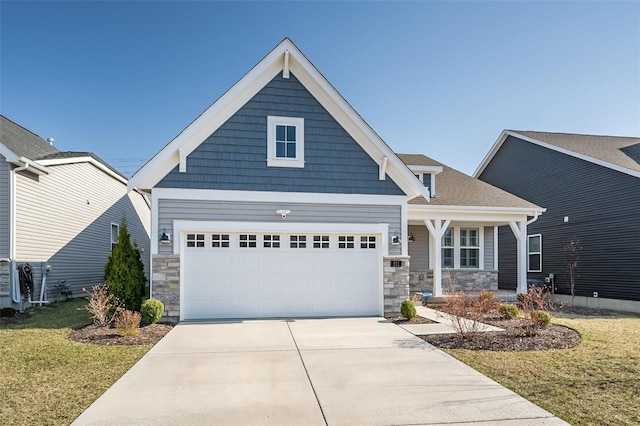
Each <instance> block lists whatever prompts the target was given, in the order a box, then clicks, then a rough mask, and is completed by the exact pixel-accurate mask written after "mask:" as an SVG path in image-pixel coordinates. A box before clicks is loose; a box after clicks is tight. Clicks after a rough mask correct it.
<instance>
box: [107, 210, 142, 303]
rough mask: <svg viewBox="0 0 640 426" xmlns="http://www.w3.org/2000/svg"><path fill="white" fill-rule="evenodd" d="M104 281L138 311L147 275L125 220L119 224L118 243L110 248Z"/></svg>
mask: <svg viewBox="0 0 640 426" xmlns="http://www.w3.org/2000/svg"><path fill="white" fill-rule="evenodd" d="M104 282H105V285H106V286H107V288H108V291H109V292H110V293H111V294H112V295H113V296H114V297H116V298H117V299H118V300H119V301H120V302H121V303H122V305H123V306H124V307H125V308H126V309H129V310H132V311H139V310H140V306H141V305H142V299H143V297H144V292H145V285H146V282H147V277H145V275H144V264H143V263H142V258H141V257H140V252H139V250H138V248H137V247H136V246H135V244H132V243H131V235H129V231H128V230H127V222H126V221H125V220H124V219H123V220H122V222H121V224H120V233H119V234H118V243H117V244H116V245H115V246H114V247H113V250H111V254H110V255H109V260H108V261H107V264H106V265H105V268H104Z"/></svg>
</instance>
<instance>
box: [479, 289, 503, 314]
mask: <svg viewBox="0 0 640 426" xmlns="http://www.w3.org/2000/svg"><path fill="white" fill-rule="evenodd" d="M498 306H499V303H498V301H497V300H496V294H495V293H494V292H493V291H491V290H482V291H481V292H480V294H479V295H478V300H477V301H476V308H477V309H478V310H479V311H480V312H482V313H483V314H488V313H489V312H493V311H495V310H496V309H498Z"/></svg>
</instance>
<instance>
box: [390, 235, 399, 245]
mask: <svg viewBox="0 0 640 426" xmlns="http://www.w3.org/2000/svg"><path fill="white" fill-rule="evenodd" d="M391 245H392V246H399V245H400V235H398V234H397V233H396V235H394V236H393V237H391Z"/></svg>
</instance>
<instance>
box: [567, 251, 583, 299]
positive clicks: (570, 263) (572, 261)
mask: <svg viewBox="0 0 640 426" xmlns="http://www.w3.org/2000/svg"><path fill="white" fill-rule="evenodd" d="M581 251H582V246H581V245H580V240H578V239H576V238H574V239H572V240H571V241H569V242H568V243H567V244H566V245H565V246H564V259H565V270H566V271H567V275H568V276H569V286H570V287H571V304H573V300H574V299H575V297H576V279H577V278H578V261H579V260H580V252H581Z"/></svg>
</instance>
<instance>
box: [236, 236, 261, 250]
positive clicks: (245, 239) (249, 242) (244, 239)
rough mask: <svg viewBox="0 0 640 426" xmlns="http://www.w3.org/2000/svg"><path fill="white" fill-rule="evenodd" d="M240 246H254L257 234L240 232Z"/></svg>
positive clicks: (255, 245)
mask: <svg viewBox="0 0 640 426" xmlns="http://www.w3.org/2000/svg"><path fill="white" fill-rule="evenodd" d="M239 240H240V242H239V244H238V245H239V246H240V248H256V247H257V241H258V236H257V235H255V234H240V238H239Z"/></svg>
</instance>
